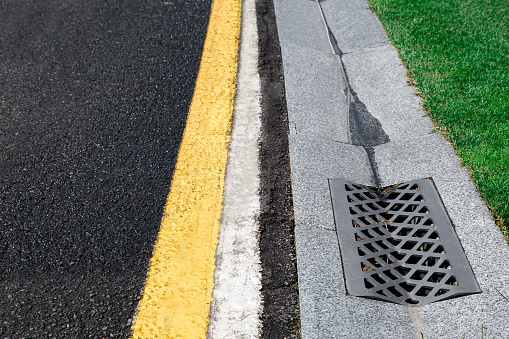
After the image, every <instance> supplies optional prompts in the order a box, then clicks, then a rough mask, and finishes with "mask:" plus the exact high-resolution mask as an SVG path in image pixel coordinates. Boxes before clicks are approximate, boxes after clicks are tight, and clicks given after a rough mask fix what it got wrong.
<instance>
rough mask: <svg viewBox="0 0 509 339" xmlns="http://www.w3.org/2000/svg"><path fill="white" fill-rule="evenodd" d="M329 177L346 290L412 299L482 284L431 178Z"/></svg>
mask: <svg viewBox="0 0 509 339" xmlns="http://www.w3.org/2000/svg"><path fill="white" fill-rule="evenodd" d="M329 184H330V190H331V197H332V204H333V208H334V218H335V221H336V228H337V233H338V239H339V243H340V248H341V257H342V260H343V267H344V270H345V280H346V287H347V291H348V293H349V294H350V295H354V296H359V297H366V298H373V299H378V300H383V301H388V302H393V303H398V304H404V305H411V306H418V305H424V304H428V303H431V302H435V301H440V300H445V299H450V298H454V297H459V296H464V295H469V294H475V293H480V292H481V290H480V289H479V285H478V284H477V281H476V280H475V277H474V274H473V272H472V269H471V267H470V264H469V263H468V260H467V258H466V256H465V253H464V252H463V249H462V247H461V244H460V242H459V240H458V238H457V236H456V232H455V231H454V228H453V226H452V224H451V221H450V220H449V217H448V215H447V212H446V211H445V208H444V206H443V205H442V202H441V199H440V196H439V195H438V192H437V190H436V188H435V185H434V183H433V181H432V180H431V179H420V180H414V181H410V182H406V183H402V184H399V185H396V186H394V187H385V188H372V187H366V186H362V185H359V184H355V183H353V182H350V181H346V180H329Z"/></svg>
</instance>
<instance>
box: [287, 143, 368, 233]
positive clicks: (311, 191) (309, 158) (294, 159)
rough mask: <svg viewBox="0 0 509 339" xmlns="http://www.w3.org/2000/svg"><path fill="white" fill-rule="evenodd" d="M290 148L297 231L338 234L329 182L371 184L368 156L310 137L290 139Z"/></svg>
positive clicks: (348, 147) (338, 144)
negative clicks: (314, 229)
mask: <svg viewBox="0 0 509 339" xmlns="http://www.w3.org/2000/svg"><path fill="white" fill-rule="evenodd" d="M289 144H290V157H291V163H292V190H293V206H294V211H295V220H296V225H297V226H296V227H298V225H307V226H314V227H320V228H325V229H329V230H335V229H336V226H335V225H334V217H333V214H332V204H331V198H330V193H329V182H328V179H329V178H342V177H349V178H353V179H352V180H354V181H356V182H359V183H363V184H370V183H371V177H370V175H369V162H368V158H367V155H366V152H365V151H364V150H363V149H362V148H360V147H356V146H352V145H347V144H342V143H338V142H334V141H330V140H324V139H317V138H315V137H310V136H307V135H290V136H289Z"/></svg>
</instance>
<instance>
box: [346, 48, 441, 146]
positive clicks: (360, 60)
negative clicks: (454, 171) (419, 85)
mask: <svg viewBox="0 0 509 339" xmlns="http://www.w3.org/2000/svg"><path fill="white" fill-rule="evenodd" d="M343 62H344V64H345V68H346V73H347V76H348V79H349V81H350V83H351V85H352V90H353V91H354V92H355V93H357V96H358V97H359V99H360V100H361V101H362V102H363V103H364V105H366V108H367V109H368V111H369V112H370V113H371V114H372V115H373V116H374V117H375V118H377V119H378V120H379V121H380V123H381V124H382V127H383V129H384V131H385V133H387V135H388V136H389V139H390V140H391V141H397V140H404V139H411V138H415V137H418V136H424V135H426V134H428V133H430V132H431V131H432V130H433V127H434V125H433V122H432V121H431V119H430V118H429V117H427V116H424V114H425V112H424V111H423V110H420V108H421V102H420V100H419V98H418V97H416V96H415V95H413V93H414V92H415V88H414V87H411V86H409V85H408V83H407V78H406V70H405V67H404V66H403V64H402V62H401V60H400V59H399V57H398V53H397V52H396V49H395V48H394V47H393V46H392V45H384V46H380V47H376V48H372V49H366V50H363V51H359V52H355V53H350V54H345V55H343Z"/></svg>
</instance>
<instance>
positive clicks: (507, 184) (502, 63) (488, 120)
mask: <svg viewBox="0 0 509 339" xmlns="http://www.w3.org/2000/svg"><path fill="white" fill-rule="evenodd" d="M369 3H370V9H371V10H372V11H374V12H375V13H376V14H377V16H378V18H379V19H380V21H381V22H382V24H383V26H384V27H385V30H386V31H387V33H388V36H389V39H390V41H391V42H392V43H393V44H394V46H395V47H396V48H397V49H398V52H399V55H400V57H401V59H402V61H403V63H404V64H405V66H406V68H407V71H408V76H409V82H410V84H412V85H413V86H415V87H416V88H417V95H419V96H420V98H421V99H422V101H423V106H424V107H423V108H424V109H425V112H423V114H424V113H427V114H429V115H430V117H431V118H432V119H433V120H434V122H435V125H436V132H439V133H441V134H443V135H444V136H446V137H447V138H448V139H449V140H450V141H451V143H452V144H453V146H454V148H455V149H456V151H457V153H458V155H459V156H460V158H461V159H462V165H464V166H466V167H467V169H468V170H469V172H470V174H471V176H472V178H473V179H474V182H475V184H476V185H477V188H478V191H479V193H480V194H481V196H482V197H483V199H484V200H485V202H486V204H487V205H488V207H489V208H490V209H491V212H492V213H493V216H494V218H495V220H496V222H497V224H498V225H499V226H500V228H501V230H502V232H503V233H504V235H505V237H506V239H508V241H509V229H508V226H509V3H508V2H507V0H470V1H469V0H432V1H430V0H369Z"/></svg>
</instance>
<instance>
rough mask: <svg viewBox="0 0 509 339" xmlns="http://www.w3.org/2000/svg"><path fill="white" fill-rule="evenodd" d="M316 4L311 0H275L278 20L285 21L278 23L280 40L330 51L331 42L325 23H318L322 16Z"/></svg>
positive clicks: (303, 46) (308, 47)
mask: <svg viewBox="0 0 509 339" xmlns="http://www.w3.org/2000/svg"><path fill="white" fill-rule="evenodd" d="M316 6H317V4H316V2H313V1H310V0H278V1H274V10H275V12H276V16H277V21H278V22H282V23H283V24H282V25H278V35H279V40H280V41H281V40H284V41H289V42H290V41H291V43H292V44H294V45H297V46H299V47H302V48H306V49H315V50H317V51H321V52H324V53H328V52H329V51H330V44H329V40H328V39H327V31H326V29H325V26H324V25H317V23H319V22H321V20H322V17H321V15H320V12H319V11H317V10H316ZM284 47H286V44H285V46H284Z"/></svg>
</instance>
